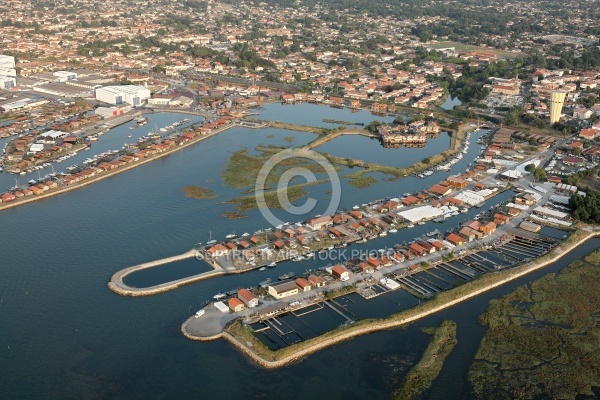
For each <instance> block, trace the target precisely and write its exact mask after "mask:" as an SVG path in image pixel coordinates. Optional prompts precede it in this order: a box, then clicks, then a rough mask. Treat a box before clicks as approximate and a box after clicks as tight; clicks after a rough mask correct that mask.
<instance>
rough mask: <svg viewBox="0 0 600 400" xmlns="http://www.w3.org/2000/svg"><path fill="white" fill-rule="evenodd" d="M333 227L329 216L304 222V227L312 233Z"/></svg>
mask: <svg viewBox="0 0 600 400" xmlns="http://www.w3.org/2000/svg"><path fill="white" fill-rule="evenodd" d="M331 225H333V221H332V218H331V216H329V215H323V216H320V217H315V218H312V219H309V220H308V221H306V226H308V227H309V228H310V229H312V230H313V231H318V230H320V229H323V228H327V227H329V226H331Z"/></svg>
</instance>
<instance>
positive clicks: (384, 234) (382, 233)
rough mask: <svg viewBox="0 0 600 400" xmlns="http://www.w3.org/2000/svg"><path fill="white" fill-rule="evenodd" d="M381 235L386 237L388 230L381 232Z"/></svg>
mask: <svg viewBox="0 0 600 400" xmlns="http://www.w3.org/2000/svg"><path fill="white" fill-rule="evenodd" d="M379 236H380V237H385V236H387V232H386V231H383V232H381V233H380V234H379Z"/></svg>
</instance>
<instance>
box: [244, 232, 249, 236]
mask: <svg viewBox="0 0 600 400" xmlns="http://www.w3.org/2000/svg"><path fill="white" fill-rule="evenodd" d="M248 236H250V234H249V233H248V232H244V234H243V235H242V237H248Z"/></svg>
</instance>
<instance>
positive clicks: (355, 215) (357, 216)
mask: <svg viewBox="0 0 600 400" xmlns="http://www.w3.org/2000/svg"><path fill="white" fill-rule="evenodd" d="M348 214H349V215H350V216H352V218H354V219H362V217H363V213H362V212H360V211H356V210H352V211H348Z"/></svg>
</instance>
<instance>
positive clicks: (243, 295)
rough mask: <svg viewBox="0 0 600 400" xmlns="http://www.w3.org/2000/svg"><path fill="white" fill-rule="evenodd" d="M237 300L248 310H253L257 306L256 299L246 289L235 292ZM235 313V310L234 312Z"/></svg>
mask: <svg viewBox="0 0 600 400" xmlns="http://www.w3.org/2000/svg"><path fill="white" fill-rule="evenodd" d="M237 295H238V298H239V299H240V300H241V301H242V302H243V303H244V304H245V305H246V307H248V308H253V307H256V306H257V305H258V297H256V295H255V294H254V293H252V292H251V291H249V290H248V289H240V290H238V292H237ZM234 311H235V310H234Z"/></svg>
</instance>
